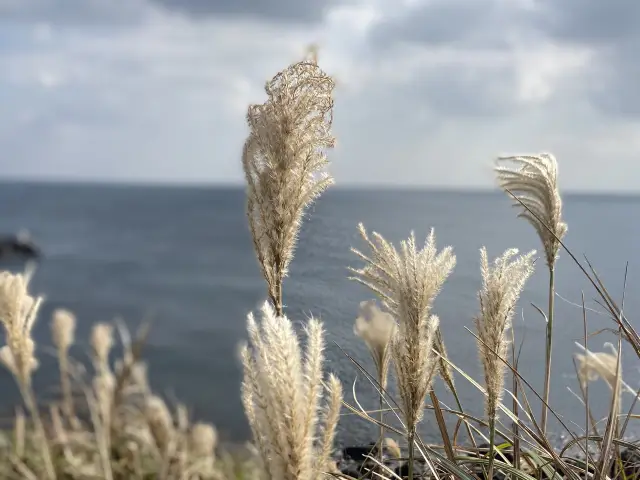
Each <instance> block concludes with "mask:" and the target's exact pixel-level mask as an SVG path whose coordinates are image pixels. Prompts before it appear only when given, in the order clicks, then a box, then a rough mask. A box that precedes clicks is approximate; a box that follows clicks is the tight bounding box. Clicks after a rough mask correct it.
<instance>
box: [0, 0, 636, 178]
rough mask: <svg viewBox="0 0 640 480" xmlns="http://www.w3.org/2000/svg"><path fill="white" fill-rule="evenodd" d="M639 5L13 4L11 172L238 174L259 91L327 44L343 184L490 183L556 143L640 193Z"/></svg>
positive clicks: (562, 152)
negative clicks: (503, 169)
mask: <svg viewBox="0 0 640 480" xmlns="http://www.w3.org/2000/svg"><path fill="white" fill-rule="evenodd" d="M638 24H640V2H633V1H630V0H608V1H607V2H603V1H602V0H564V1H557V0H306V1H300V0H215V1H213V0H0V105H1V108H0V152H1V153H0V178H46V179H65V180H68V179H74V180H82V179H90V180H101V181H127V182H162V183H174V182H176V183H184V182H187V183H240V182H242V173H241V169H240V153H241V149H242V144H243V142H244V138H245V136H246V133H247V129H246V124H245V118H244V116H245V111H246V108H247V105H248V104H249V103H255V102H262V101H264V99H265V94H264V91H263V85H264V82H265V80H267V79H268V78H270V77H271V76H272V75H273V74H275V73H276V72H277V71H278V70H280V69H282V68H283V67H284V66H286V65H287V64H289V63H291V62H292V61H295V60H297V59H298V58H300V57H301V56H302V55H303V53H304V50H305V47H306V46H307V45H308V44H310V43H312V42H315V43H318V44H319V45H320V64H321V66H322V67H323V68H324V69H325V70H326V71H327V72H329V73H331V74H333V75H334V76H335V78H336V79H337V82H338V89H337V91H336V107H335V129H334V133H335V136H336V137H337V147H336V149H335V150H334V151H332V152H331V153H330V158H331V160H332V165H331V171H332V173H333V174H334V176H335V177H336V180H337V181H338V183H339V184H342V185H351V184H359V185H363V184H386V185H411V186H438V187H457V188H465V187H474V188H478V187H481V188H482V187H491V186H492V185H493V175H492V173H491V169H490V166H491V162H492V160H493V158H495V157H496V156H497V155H499V154H510V153H535V152H541V151H550V152H553V153H554V154H555V155H556V157H557V158H558V161H559V164H560V182H561V185H562V187H563V188H565V189H568V190H605V191H638V190H639V189H640V162H639V161H638V159H639V157H640V155H639V154H640V135H639V133H640V64H638V62H637V58H638V57H637V55H638V52H640V29H638V28H637V25H638Z"/></svg>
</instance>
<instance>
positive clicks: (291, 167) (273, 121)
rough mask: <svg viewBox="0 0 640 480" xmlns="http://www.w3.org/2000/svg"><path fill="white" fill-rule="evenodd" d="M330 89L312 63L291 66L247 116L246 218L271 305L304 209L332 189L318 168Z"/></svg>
mask: <svg viewBox="0 0 640 480" xmlns="http://www.w3.org/2000/svg"><path fill="white" fill-rule="evenodd" d="M334 86H335V85H334V81H333V79H332V78H331V77H330V76H328V75H327V74H326V73H325V72H323V71H322V70H321V69H320V68H319V67H318V65H316V63H315V62H314V61H302V62H298V63H294V64H293V65H290V66H289V67H288V68H286V69H285V70H284V71H282V72H280V73H278V74H277V75H276V76H275V77H274V78H273V79H272V80H271V81H269V82H267V84H266V87H265V90H266V93H267V95H268V99H267V101H266V102H265V103H263V104H261V105H251V106H250V107H249V111H248V113H247V122H248V123H249V127H250V134H249V136H248V138H247V140H246V142H245V145H244V150H243V154H242V165H243V169H244V173H245V177H246V182H247V216H248V219H249V228H250V230H251V235H252V237H253V242H254V248H255V251H256V255H257V257H258V262H259V264H260V266H261V269H262V272H263V275H264V277H265V279H266V281H267V284H268V287H269V295H270V297H271V298H272V299H277V298H278V297H279V294H280V292H279V291H278V290H279V288H280V284H281V282H282V279H283V278H284V277H285V276H286V275H287V271H288V267H289V263H290V262H291V259H292V257H293V251H294V248H295V244H296V239H297V235H298V231H299V229H300V225H301V222H302V216H303V214H304V211H305V209H306V208H307V207H308V206H309V205H310V204H311V203H312V202H313V200H314V199H315V198H316V197H318V196H319V195H320V194H321V193H322V192H323V191H324V190H325V189H326V188H327V187H329V186H330V185H331V184H332V183H333V179H332V178H331V176H330V175H329V174H328V173H326V172H324V168H325V167H326V166H327V165H328V163H329V162H328V160H327V158H326V155H325V150H326V149H328V148H332V147H333V145H334V138H333V136H332V135H331V124H332V117H333V114H332V112H333V98H332V95H333V89H334ZM276 307H277V308H279V307H281V305H277V306H276Z"/></svg>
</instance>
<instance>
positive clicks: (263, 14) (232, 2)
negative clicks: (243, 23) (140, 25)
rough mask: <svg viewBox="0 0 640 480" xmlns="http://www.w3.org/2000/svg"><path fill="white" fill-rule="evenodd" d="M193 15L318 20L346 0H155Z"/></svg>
mask: <svg viewBox="0 0 640 480" xmlns="http://www.w3.org/2000/svg"><path fill="white" fill-rule="evenodd" d="M152 1H153V2H154V3H157V4H158V5H162V6H164V7H166V8H168V9H170V10H173V11H177V12H180V13H183V14H186V15H189V16H190V17H191V18H193V19H202V18H206V17H212V16H215V17H220V16H225V17H227V16H228V17H241V18H254V19H255V18H258V19H268V20H277V21H285V22H290V21H295V22H311V23H315V22H318V21H320V20H321V19H322V17H323V16H324V14H326V13H327V11H328V10H329V9H330V8H331V7H334V6H336V5H339V4H340V3H342V1H343V0H305V1H300V0H215V1H211V0H152Z"/></svg>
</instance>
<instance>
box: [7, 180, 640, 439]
mask: <svg viewBox="0 0 640 480" xmlns="http://www.w3.org/2000/svg"><path fill="white" fill-rule="evenodd" d="M564 203H565V207H564V216H565V219H566V221H567V223H568V225H569V231H568V233H567V236H566V237H565V238H566V243H567V245H568V246H569V247H570V248H571V250H572V251H573V252H574V254H576V256H577V257H578V258H579V259H581V260H583V259H584V257H583V255H586V256H587V257H588V258H589V260H590V261H591V262H592V264H593V265H594V266H595V268H596V270H597V271H598V274H599V275H600V276H601V277H602V279H603V280H604V281H605V283H606V285H607V287H608V289H609V291H610V292H611V294H612V295H613V296H614V297H615V298H617V299H619V300H621V299H622V295H623V291H624V288H625V268H626V266H627V263H628V272H629V273H628V278H627V286H626V290H627V293H626V296H625V301H624V308H625V311H626V312H627V316H628V317H629V319H630V320H631V321H632V322H634V317H635V312H638V311H639V307H640V299H639V297H638V295H636V292H637V290H638V283H639V278H640V259H639V257H638V255H637V252H638V245H639V244H640V223H639V222H638V219H639V218H640V197H627V196H597V195H565V196H564ZM244 207H245V198H244V190H243V189H242V188H217V187H210V188H200V187H198V188H196V187H193V188H182V187H180V188H179V187H139V186H105V185H66V184H65V185H63V184H19V183H12V184H3V185H2V186H1V188H0V233H15V232H17V231H19V230H21V229H27V230H28V231H29V232H30V233H31V235H32V236H33V238H34V239H35V241H36V242H37V243H38V245H39V246H40V247H41V248H42V250H43V252H44V257H43V259H42V261H41V262H40V263H39V266H38V269H37V272H36V274H35V277H34V280H33V283H32V291H33V292H34V293H39V294H43V295H45V303H44V305H43V308H42V309H41V312H40V316H39V319H38V321H37V325H36V332H35V336H36V340H37V342H38V350H37V351H38V356H39V358H40V362H41V368H39V370H38V372H37V375H36V380H35V381H36V386H37V388H38V390H39V391H40V392H44V393H45V394H50V393H53V392H54V389H55V388H56V386H57V371H56V366H55V361H54V360H53V356H52V355H51V352H50V350H49V345H51V342H50V325H49V322H50V318H51V313H52V311H53V310H54V309H55V308H59V307H64V308H67V309H70V310H72V311H74V312H75V313H76V315H77V317H78V319H79V325H78V329H77V339H78V343H77V345H76V346H75V347H74V349H73V355H74V356H76V357H77V358H79V359H86V358H87V355H88V335H89V332H90V329H91V325H92V324H93V323H94V322H98V321H101V322H104V321H111V320H113V319H114V318H118V317H119V318H122V319H123V320H124V321H125V322H126V323H127V324H128V325H129V326H130V328H131V329H132V330H135V328H137V326H138V325H139V324H140V323H141V322H143V321H146V320H150V321H152V330H151V334H150V336H149V339H148V342H147V344H146V347H145V351H144V356H145V358H146V360H147V361H148V363H149V375H150V381H151V385H152V387H153V388H154V389H155V390H156V392H158V393H159V394H161V395H163V396H165V397H166V398H167V399H168V400H169V402H170V403H171V404H175V402H177V401H181V402H184V403H185V404H186V405H187V406H188V407H189V409H190V412H191V415H192V417H193V418H196V419H203V420H208V421H211V422H213V423H214V424H215V425H216V426H217V428H218V429H219V431H220V434H221V436H222V438H223V439H225V440H228V441H233V442H236V441H244V440H247V439H248V437H249V430H248V426H247V424H246V421H245V418H244V414H243V410H242V405H241V403H240V394H239V392H240V381H241V370H240V366H239V360H238V355H237V348H238V343H239V342H241V341H242V340H243V339H244V338H245V326H246V316H247V314H248V313H249V312H250V311H257V309H258V308H259V306H260V305H261V304H262V302H264V300H265V299H266V287H265V284H264V281H263V279H262V277H261V274H260V271H259V268H258V266H257V262H256V258H255V255H254V252H253V247H252V243H251V239H250V236H249V231H248V227H247V222H246V218H245V211H244ZM516 214H517V211H516V210H515V209H514V208H512V207H511V202H510V200H509V199H508V198H507V197H506V196H505V195H504V194H502V193H500V192H484V193H482V192H453V191H417V190H374V189H371V190H347V189H337V188H336V189H333V190H330V191H328V192H327V193H326V194H325V195H324V196H323V197H321V198H320V199H319V200H318V201H317V203H316V204H315V205H314V207H313V208H312V209H311V210H310V211H309V212H308V215H307V218H306V221H305V223H304V226H303V228H302V231H301V234H300V239H299V244H298V248H297V252H296V256H295V259H294V261H293V263H292V265H291V271H290V275H289V277H288V278H287V279H286V281H285V285H284V302H285V304H286V311H287V314H288V316H289V317H290V318H291V319H293V320H295V321H296V322H298V323H299V324H302V323H303V322H304V321H305V320H306V319H307V318H308V317H309V316H310V315H314V316H316V317H319V318H321V319H322V320H323V321H324V323H325V327H326V330H327V341H328V344H327V350H326V355H327V369H329V370H331V371H333V372H335V373H337V374H338V375H339V377H340V378H341V380H342V381H343V385H344V390H345V398H346V400H347V401H349V402H350V403H353V392H355V394H356V395H357V398H358V401H359V402H361V403H362V404H363V405H364V406H365V407H372V408H373V407H374V406H375V405H376V401H375V398H374V395H373V387H371V385H370V384H369V383H368V381H367V380H366V378H365V377H364V376H363V375H361V374H359V373H358V370H357V368H356V366H355V365H354V363H352V362H351V361H350V360H349V359H348V358H347V357H346V356H345V355H344V353H343V352H342V351H341V350H340V348H338V345H339V346H340V347H341V348H342V349H344V350H345V351H346V352H348V353H349V355H352V356H353V357H354V358H355V359H357V360H358V361H360V362H362V364H363V365H364V366H365V367H366V368H367V369H369V371H371V372H373V364H372V362H371V361H370V359H369V357H368V353H367V350H366V348H365V347H364V345H363V344H361V342H360V341H359V340H358V339H357V338H356V337H355V336H354V334H353V323H354V320H355V318H356V316H357V311H358V305H359V303H360V302H361V301H363V300H367V299H369V298H371V294H370V293H369V292H368V291H367V290H366V289H364V288H363V287H361V286H359V285H358V284H356V283H355V282H353V281H351V280H349V279H348V273H349V272H348V271H347V267H348V266H359V265H360V263H359V261H358V259H357V257H356V256H355V255H354V254H353V253H352V252H351V251H350V247H352V246H355V247H362V243H361V242H360V239H359V236H358V234H357V229H356V227H357V224H358V223H359V222H363V223H364V224H365V226H366V227H367V229H368V230H375V231H377V232H379V233H381V234H383V235H384V236H385V238H387V239H389V240H392V241H394V242H398V241H399V240H401V239H403V238H406V237H407V236H408V235H409V233H410V232H411V231H412V230H413V231H414V232H415V234H416V236H417V238H418V240H419V241H423V240H424V238H425V237H426V235H427V234H428V232H429V230H430V229H431V228H432V227H433V228H434V229H435V232H436V238H437V242H438V245H439V247H443V246H445V245H452V246H453V248H454V251H455V254H456V256H457V266H456V268H455V270H454V272H453V274H452V275H451V277H450V278H449V280H448V281H447V283H446V284H445V286H444V288H443V291H442V292H441V294H440V295H439V296H438V298H437V299H436V301H435V305H434V311H435V313H437V314H438V315H439V317H440V319H441V326H442V331H443V336H444V340H445V343H446V346H447V349H448V351H449V355H450V357H451V360H452V361H453V362H454V363H455V364H456V365H458V366H459V367H460V368H461V369H463V370H464V371H465V372H467V373H468V374H469V375H471V376H472V377H473V378H475V379H477V380H479V381H480V382H481V379H482V370H481V367H480V364H479V361H478V357H477V349H476V347H475V340H474V338H473V336H472V335H471V334H470V333H469V332H468V331H467V330H466V328H470V329H472V330H473V317H474V315H476V313H477V312H478V300H477V294H476V292H477V290H478V289H479V287H480V271H479V252H478V250H479V249H480V247H482V246H483V245H484V246H486V247H487V249H488V251H489V255H490V256H491V257H495V256H497V255H499V254H501V253H502V252H503V251H504V250H505V249H506V248H509V247H517V248H519V249H520V250H521V251H528V250H530V249H537V250H538V251H539V252H541V245H540V243H539V240H538V238H537V236H536V235H535V232H534V230H533V228H532V227H531V226H530V225H529V224H527V223H526V222H525V221H524V220H522V219H519V218H517V216H516ZM546 289H547V272H546V268H545V265H544V260H543V258H541V259H540V260H539V262H538V264H537V270H536V273H535V274H534V276H533V277H532V278H531V279H530V281H529V283H528V285H527V287H526V290H525V291H524V293H523V295H522V297H521V301H520V303H519V309H518V312H517V315H516V318H515V320H514V331H515V337H516V342H518V343H519V342H520V341H524V346H523V349H522V355H521V359H520V371H521V372H522V373H523V375H524V376H525V377H526V378H527V379H528V380H529V381H530V383H531V384H532V385H533V386H534V387H536V388H539V389H540V391H541V390H542V389H541V388H540V387H541V386H542V381H543V369H544V360H543V358H544V340H543V334H544V328H545V324H544V319H543V318H542V317H541V316H540V314H539V313H538V312H537V311H536V309H535V308H534V307H533V306H532V304H535V305H538V306H540V307H541V308H543V309H544V308H545V305H546V301H547V300H546V299H547V297H546ZM557 292H558V295H559V296H558V298H557V299H556V305H557V310H556V322H555V323H556V335H555V339H554V361H553V371H554V376H553V383H552V390H551V404H552V405H553V406H554V408H555V410H556V411H557V413H558V415H559V416H561V418H562V421H563V422H565V423H566V424H567V425H568V426H569V427H570V428H572V429H574V430H575V431H576V432H579V431H580V429H581V428H583V427H584V422H585V420H584V409H583V407H582V406H581V404H580V400H578V398H576V396H574V395H573V394H572V392H576V393H577V392H579V386H578V382H577V381H576V378H575V370H574V363H573V355H574V354H575V353H579V349H578V347H577V346H576V345H575V342H576V341H578V342H580V343H582V342H583V339H582V337H583V333H582V330H583V319H582V309H581V308H580V306H579V304H580V303H581V294H582V292H584V296H585V299H586V302H587V307H588V308H589V310H588V311H587V321H588V326H589V330H590V331H592V332H593V331H597V330H600V329H603V328H609V327H613V326H614V323H613V321H612V320H611V319H609V318H608V317H607V316H606V315H604V314H602V313H601V312H602V310H603V308H602V307H601V306H599V305H598V304H597V303H596V302H595V301H594V299H595V298H596V294H595V291H594V290H593V288H592V287H591V286H590V285H589V283H588V281H587V280H586V278H585V277H584V275H583V274H582V273H581V272H580V270H579V269H578V268H577V266H576V265H575V264H574V263H573V261H572V260H571V259H570V258H569V256H568V255H567V254H566V253H565V252H562V253H561V257H560V260H559V263H558V266H557ZM612 338H613V337H611V336H606V335H605V334H602V335H598V336H595V337H592V338H591V339H590V340H589V347H590V349H591V350H593V351H608V350H607V348H606V347H604V346H603V344H604V342H606V341H612ZM622 348H623V374H624V379H625V381H626V382H627V383H628V384H629V385H631V386H632V387H634V388H637V387H638V384H639V380H640V372H638V365H639V363H638V360H637V358H634V355H633V353H632V352H631V349H630V347H629V346H628V345H625V344H623V347H622ZM354 382H355V383H354ZM456 383H457V387H458V389H459V392H460V394H461V400H462V403H463V406H464V407H465V409H467V410H468V411H469V412H471V413H473V414H475V415H482V413H483V398H482V395H481V394H480V393H479V392H478V391H477V390H476V389H475V387H473V386H472V385H471V384H470V383H469V382H468V381H467V380H465V379H464V378H463V377H461V376H459V375H458V376H457V378H456ZM0 388H1V389H2V392H3V395H2V399H1V402H2V405H1V406H2V410H1V411H2V413H3V414H4V416H5V417H6V416H8V415H10V414H11V412H12V411H13V408H14V406H15V404H16V402H17V401H18V393H17V389H16V387H15V385H14V384H13V381H12V379H11V377H10V375H9V374H8V373H6V372H3V371H1V370H0ZM436 391H437V393H438V395H439V396H440V397H441V399H442V400H443V401H444V402H445V403H446V404H447V405H448V406H450V407H454V404H453V401H452V399H451V396H450V395H449V393H448V392H447V391H446V390H445V389H444V387H443V385H442V384H441V383H440V382H439V381H438V382H436ZM526 393H527V398H528V399H529V401H530V402H531V404H532V406H533V408H534V409H535V411H536V413H537V414H539V408H540V407H539V402H538V401H536V398H535V395H534V394H533V393H532V392H530V391H527V392H526ZM627 396H628V397H631V395H627ZM590 397H591V402H592V407H593V410H594V415H595V416H596V417H600V416H602V415H604V414H605V413H606V411H607V402H608V399H609V390H608V387H607V386H606V384H605V383H604V382H602V381H601V380H600V381H598V382H596V383H593V384H592V387H591V391H590ZM630 400H631V398H627V399H626V404H627V405H628V404H629V403H630ZM454 423H455V422H452V427H451V428H453V427H454ZM435 425H436V424H435V420H434V419H433V414H432V413H430V412H427V413H426V415H425V419H424V422H423V425H422V429H421V433H422V435H423V436H424V437H425V438H426V439H427V440H437V437H438V432H437V429H436V426H435ZM552 425H553V428H554V431H555V432H557V434H558V435H559V436H560V435H561V434H562V428H561V427H560V425H559V423H558V422H557V421H555V422H554V423H552ZM338 435H339V441H340V443H343V444H344V443H367V442H369V441H371V440H373V439H374V438H375V427H373V426H372V425H369V424H368V423H367V422H365V421H364V420H362V419H359V418H357V417H355V416H353V415H349V413H348V411H347V410H346V409H345V410H344V415H343V418H342V419H341V422H340V430H339V434H338Z"/></svg>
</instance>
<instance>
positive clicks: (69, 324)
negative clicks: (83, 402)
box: [51, 308, 77, 424]
mask: <svg viewBox="0 0 640 480" xmlns="http://www.w3.org/2000/svg"><path fill="white" fill-rule="evenodd" d="M75 329H76V317H75V315H74V314H73V313H72V312H70V311H69V310H66V309H63V308H59V309H56V310H55V311H54V312H53V317H52V320H51V339H52V341H53V345H54V346H55V347H56V352H57V355H58V368H59V370H60V387H61V388H62V411H63V412H64V414H65V416H66V418H67V420H68V421H70V422H72V423H74V424H77V422H76V416H75V410H74V406H73V392H72V390H71V378H70V372H69V364H70V362H69V347H71V345H72V344H73V341H74V339H75Z"/></svg>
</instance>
